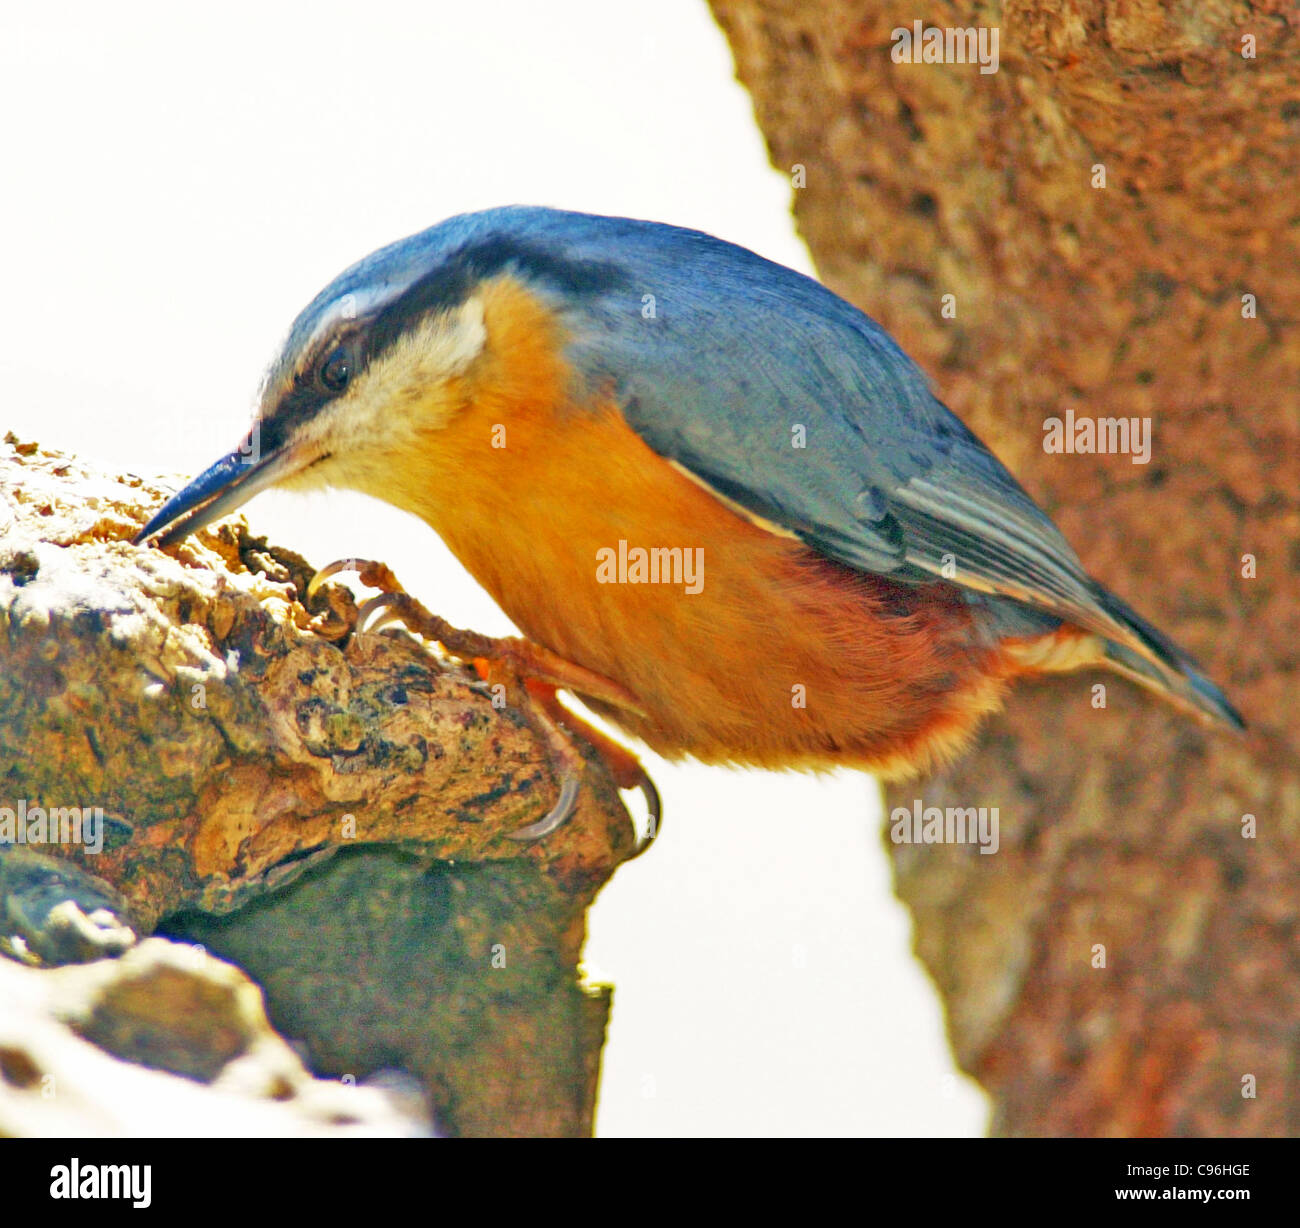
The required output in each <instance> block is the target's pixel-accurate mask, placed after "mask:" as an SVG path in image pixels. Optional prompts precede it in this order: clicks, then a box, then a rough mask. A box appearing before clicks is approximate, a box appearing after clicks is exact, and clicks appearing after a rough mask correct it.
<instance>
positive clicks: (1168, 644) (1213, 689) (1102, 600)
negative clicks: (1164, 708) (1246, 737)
mask: <svg viewBox="0 0 1300 1228" xmlns="http://www.w3.org/2000/svg"><path fill="white" fill-rule="evenodd" d="M1097 600H1098V604H1099V605H1100V606H1101V607H1102V609H1104V610H1105V611H1106V613H1107V614H1108V615H1109V616H1110V618H1111V619H1113V620H1114V622H1115V623H1116V624H1118V625H1119V627H1121V628H1122V629H1123V630H1124V631H1126V632H1128V633H1129V634H1128V635H1126V636H1125V637H1124V639H1122V640H1121V639H1111V638H1109V637H1107V638H1105V639H1104V640H1103V651H1102V657H1103V659H1104V661H1105V662H1106V664H1107V665H1109V666H1110V667H1111V668H1112V669H1114V670H1116V671H1118V672H1119V673H1121V674H1124V675H1125V676H1127V677H1129V678H1131V679H1132V680H1133V681H1134V682H1137V683H1139V684H1141V685H1142V686H1145V687H1147V688H1149V689H1150V690H1152V691H1156V692H1157V693H1159V694H1161V695H1164V696H1165V697H1167V698H1169V699H1171V700H1173V701H1174V702H1175V703H1177V704H1179V705H1180V706H1183V707H1187V708H1189V709H1191V710H1192V711H1193V712H1196V713H1199V714H1200V715H1202V716H1206V717H1209V718H1210V719H1211V720H1213V721H1215V722H1217V723H1218V724H1222V725H1226V726H1228V727H1229V728H1230V729H1236V730H1238V731H1242V730H1244V729H1245V728H1246V722H1245V721H1243V720H1242V719H1241V714H1240V713H1239V712H1238V711H1237V710H1236V708H1234V707H1233V706H1232V705H1231V704H1230V703H1229V702H1228V697H1227V696H1226V695H1224V693H1223V692H1222V691H1221V690H1220V689H1219V688H1218V687H1217V686H1215V685H1214V683H1213V682H1211V681H1210V680H1209V679H1208V678H1207V677H1206V676H1205V675H1204V674H1203V673H1201V670H1200V667H1199V666H1198V665H1197V664H1196V662H1195V661H1193V660H1192V658H1191V657H1189V656H1188V655H1187V653H1185V652H1184V651H1183V650H1182V649H1181V648H1179V647H1178V645H1177V644H1175V643H1174V642H1173V641H1172V640H1171V639H1169V638H1168V637H1167V636H1166V635H1163V634H1162V633H1161V632H1159V631H1157V630H1156V628H1155V627H1153V626H1152V625H1151V624H1150V623H1149V622H1147V621H1146V619H1144V618H1143V617H1142V616H1141V615H1140V614H1138V613H1136V612H1135V611H1134V610H1132V609H1130V608H1129V607H1128V606H1127V605H1126V604H1125V603H1124V602H1122V601H1121V600H1120V599H1119V598H1118V597H1116V596H1115V595H1114V594H1113V593H1109V592H1107V591H1106V590H1105V589H1103V588H1101V586H1100V585H1098V591H1097ZM1125 641H1127V642H1125Z"/></svg>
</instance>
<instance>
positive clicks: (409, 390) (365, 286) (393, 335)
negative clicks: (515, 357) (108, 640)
mask: <svg viewBox="0 0 1300 1228" xmlns="http://www.w3.org/2000/svg"><path fill="white" fill-rule="evenodd" d="M576 216H577V215H560V214H556V213H554V212H553V211H550V210H532V209H522V208H513V209H499V210H492V211H488V212H486V213H478V214H469V215H465V216H463V217H458V218H452V219H450V220H449V221H446V222H443V223H441V224H439V225H438V226H435V227H433V228H432V229H431V230H427V231H424V232H423V233H421V234H418V235H414V236H412V237H410V238H407V239H403V240H401V241H400V242H397V243H394V244H392V245H391V246H389V247H386V248H383V249H381V250H379V251H377V252H375V253H374V254H373V255H371V256H368V257H367V258H366V259H364V260H362V261H361V262H359V263H358V264H356V265H354V266H353V267H352V268H350V269H348V270H347V271H346V272H344V273H342V274H340V275H339V276H338V277H337V278H335V279H334V281H333V282H331V283H330V284H329V285H328V286H327V287H326V288H325V289H324V290H322V291H321V292H320V294H318V295H317V296H316V298H315V299H314V300H313V301H312V302H311V303H310V304H308V306H307V307H306V308H305V309H304V310H303V311H302V313H301V314H300V315H299V316H298V318H297V320H295V321H294V324H293V327H292V328H291V330H290V333H289V336H288V339H287V340H286V341H285V343H284V345H283V346H282V348H281V350H280V353H279V355H278V356H277V357H276V359H275V361H274V362H273V363H272V365H271V368H270V370H269V372H268V373H267V376H266V379H265V381H264V384H263V389H262V393H261V398H260V404H259V409H258V413H257V416H256V419H255V422H254V425H253V427H252V429H251V430H250V431H249V433H248V435H247V436H246V437H245V439H244V440H243V442H242V443H240V445H239V446H238V447H237V448H235V449H234V450H233V451H232V452H231V453H230V454H229V455H227V456H224V457H222V458H221V459H220V460H219V461H217V462H216V463H215V464H214V465H212V466H210V467H209V468H208V469H207V470H205V471H204V472H203V473H202V474H200V475H199V476H198V477H197V478H195V479H194V481H192V482H191V483H189V485H188V486H186V487H185V488H184V489H183V490H181V491H180V492H179V493H178V494H177V495H175V496H174V497H173V498H172V499H170V500H169V501H168V502H167V503H166V504H165V505H164V506H163V507H162V508H161V509H160V510H159V511H158V513H157V514H156V515H155V516H154V517H153V518H152V519H151V520H150V521H149V523H148V524H147V525H146V526H145V527H144V529H143V530H142V531H141V532H140V534H139V535H138V536H137V538H136V541H137V542H143V541H146V540H148V539H150V538H156V539H157V541H158V542H159V544H161V545H166V544H169V543H171V542H175V541H179V540H180V539H182V538H184V537H186V536H188V535H189V534H190V533H193V532H195V531H196V530H198V529H200V528H202V527H203V526H204V525H206V524H209V523H210V522H212V521H213V520H215V519H217V518H218V517H221V516H224V515H226V514H228V513H230V512H232V511H234V510H235V509H236V508H238V507H240V506H241V505H242V504H244V503H245V502H247V501H248V500H249V499H251V498H252V497H253V496H254V495H255V494H257V493H258V492H259V491H262V490H265V489H267V488H269V487H272V486H279V487H285V488H289V489H299V490H306V489H313V488H318V487H322V486H342V487H349V488H352V489H357V490H362V491H365V492H367V493H370V494H378V495H380V496H381V497H390V498H392V489H393V484H394V482H395V481H397V482H398V483H399V484H400V482H401V480H402V476H403V474H404V473H406V472H407V471H408V470H414V469H417V468H418V467H419V463H420V461H421V459H422V458H427V457H430V456H434V457H436V456H437V454H438V433H439V432H441V431H443V430H445V428H446V427H448V426H449V425H451V424H452V423H454V422H455V421H456V420H457V418H458V417H459V416H460V415H462V414H463V413H464V412H465V411H466V410H467V409H468V408H469V407H470V406H471V405H472V404H473V403H474V401H475V399H476V396H478V395H479V394H480V393H481V392H482V391H483V387H484V380H485V378H486V379H491V378H493V376H492V374H491V372H492V369H493V368H494V367H500V365H501V364H500V361H499V360H500V358H501V356H502V354H501V352H502V350H503V349H504V348H507V347H508V348H510V349H511V350H512V352H517V351H518V349H519V347H520V345H521V342H529V343H531V342H538V343H539V344H540V343H541V341H542V339H540V338H538V337H536V336H531V337H527V338H525V337H524V336H523V334H522V330H523V329H524V328H525V327H527V328H530V329H531V330H532V332H533V333H534V334H535V333H536V332H537V331H539V325H538V321H539V320H541V319H542V317H543V316H544V317H545V320H546V321H549V323H550V324H551V325H554V326H556V327H560V328H563V327H564V323H565V322H566V321H571V320H572V319H573V318H574V317H575V316H576V315H577V314H578V313H580V312H581V311H582V310H583V309H584V307H585V305H587V304H589V303H590V302H591V301H592V300H593V299H597V298H599V297H600V296H601V295H602V294H604V293H606V292H607V291H608V290H609V289H610V288H611V287H613V286H615V285H618V284H620V283H621V281H622V280H623V276H624V275H623V273H622V272H621V271H620V270H619V268H618V267H617V266H616V265H615V264H613V263H610V262H609V261H605V260H601V259H597V258H594V257H593V256H592V255H591V253H589V252H582V253H577V252H573V251H570V250H569V249H568V247H567V246H566V245H565V243H564V241H563V239H564V236H563V234H561V233H557V232H556V231H555V230H554V227H552V229H551V230H549V231H548V227H547V222H548V220H550V219H554V218H558V217H576ZM503 283H504V284H508V285H509V286H512V287H515V288H519V287H526V289H527V293H528V297H529V298H530V300H532V301H534V302H535V303H538V304H544V305H545V311H544V312H543V313H539V314H538V316H537V319H534V320H531V321H529V322H527V324H525V323H524V322H521V321H519V320H517V319H516V320H512V321H511V323H512V324H513V325H514V327H513V329H511V328H507V327H505V326H503V325H501V324H500V321H501V320H502V319H503V313H502V312H501V311H500V310H498V311H497V312H496V316H495V318H496V320H497V321H498V325H497V326H496V327H495V329H494V327H493V312H492V304H493V298H494V294H495V295H496V297H497V299H499V298H500V294H499V290H500V287H501V285H502V284H503ZM516 314H517V313H516ZM555 340H556V339H555V338H554V337H552V338H549V339H547V343H548V344H550V343H553V342H554V341H555ZM412 480H413V479H412ZM392 501H394V502H398V503H399V504H402V503H403V502H404V501H403V500H402V499H400V498H392Z"/></svg>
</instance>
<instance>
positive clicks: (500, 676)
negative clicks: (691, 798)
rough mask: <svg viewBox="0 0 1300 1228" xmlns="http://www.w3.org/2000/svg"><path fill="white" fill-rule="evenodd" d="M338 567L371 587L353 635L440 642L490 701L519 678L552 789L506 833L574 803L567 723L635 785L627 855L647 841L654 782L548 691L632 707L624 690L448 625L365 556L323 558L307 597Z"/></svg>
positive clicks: (539, 653) (567, 810) (656, 820)
mask: <svg viewBox="0 0 1300 1228" xmlns="http://www.w3.org/2000/svg"><path fill="white" fill-rule="evenodd" d="M345 571H353V572H356V574H357V578H358V579H359V580H360V581H361V583H362V584H364V585H366V586H367V587H369V588H377V589H379V595H378V596H377V597H372V598H370V599H369V600H368V601H365V602H363V603H362V604H361V605H360V606H358V608H357V634H358V635H361V634H364V633H367V632H374V631H377V630H379V628H381V627H384V626H387V625H389V624H390V623H400V624H402V625H403V626H404V627H406V628H407V630H408V631H411V632H414V633H415V634H417V635H420V636H422V637H423V638H424V639H427V640H432V641H434V642H436V643H438V644H441V645H442V647H443V648H444V649H445V650H446V651H447V652H448V653H450V654H451V655H452V656H455V657H459V658H460V659H461V660H463V661H468V662H470V663H471V664H472V665H473V666H474V668H475V669H476V670H477V672H478V674H479V677H480V678H481V679H482V680H483V681H484V682H485V683H486V684H487V685H488V687H489V690H490V692H491V694H492V695H493V699H494V701H495V699H496V697H497V696H499V695H500V694H502V693H503V692H502V690H501V689H500V688H503V687H504V689H505V691H506V692H509V691H510V690H512V689H514V690H517V689H518V687H519V685H520V683H521V682H522V684H523V687H524V689H525V690H526V691H527V693H528V694H529V695H531V696H532V698H533V699H534V701H535V702H534V703H533V704H522V705H520V710H521V711H523V712H524V714H525V719H527V720H528V721H529V723H530V724H531V725H532V727H533V729H534V731H535V732H536V733H537V734H538V737H539V739H540V740H541V742H542V744H543V745H544V746H545V747H546V748H547V752H548V757H549V758H550V760H551V764H552V766H553V768H554V769H555V774H556V778H557V779H558V780H559V782H560V795H559V798H558V799H557V801H556V803H555V805H554V806H553V807H552V808H551V810H550V812H549V813H548V814H547V815H545V816H544V817H543V818H541V819H539V820H538V821H537V822H536V823H530V824H529V825H528V826H527V827H522V828H520V829H519V830H518V831H514V832H510V833H509V836H508V838H509V839H511V840H526V841H532V840H540V839H541V838H542V837H543V836H548V835H550V834H551V833H552V832H553V831H555V830H556V829H557V828H559V827H561V826H562V825H563V824H564V823H565V822H566V821H567V820H568V818H569V817H570V815H572V813H573V811H574V809H575V808H576V806H577V800H578V791H579V780H580V778H581V774H582V768H583V760H582V756H581V754H579V752H578V751H577V750H576V749H575V747H574V746H573V743H572V741H571V740H570V738H569V736H568V735H567V734H566V732H565V730H566V729H568V730H572V731H573V732H575V733H577V734H578V735H579V736H580V737H582V738H584V739H585V740H586V741H587V742H588V743H590V744H591V746H592V747H593V748H594V749H595V751H596V752H597V754H599V755H600V757H601V758H602V760H603V761H604V762H605V764H606V766H607V767H608V768H609V771H610V774H611V775H612V776H613V778H614V780H615V783H617V784H618V786H619V788H621V789H631V788H637V789H640V790H641V793H642V795H643V796H644V798H645V800H646V806H647V809H648V812H649V829H648V833H647V835H646V836H645V838H644V839H643V840H642V841H641V843H640V844H639V846H638V847H637V850H636V852H635V853H634V854H633V856H636V857H639V856H640V855H641V854H642V853H643V852H645V850H646V849H647V848H649V847H650V844H651V843H652V842H653V840H654V838H655V836H656V835H657V834H658V829H659V824H660V817H661V813H662V806H661V804H660V799H659V791H658V790H657V789H656V788H655V786H654V782H653V781H652V780H651V779H650V777H649V775H648V774H647V772H646V770H645V768H643V767H642V766H641V763H640V761H639V760H638V759H637V758H636V756H635V755H633V754H632V752H631V751H629V750H626V749H625V748H624V747H622V746H620V745H619V744H618V743H617V742H615V741H614V740H613V739H612V738H609V737H606V736H605V735H604V734H602V733H600V732H599V731H597V730H595V729H593V728H591V726H590V725H588V724H587V723H586V722H585V721H582V720H580V719H579V718H578V717H576V716H574V715H573V713H571V712H570V711H568V709H567V708H565V707H564V705H563V704H561V703H560V701H559V699H558V698H557V697H556V690H557V689H565V690H571V691H576V692H578V693H579V694H582V695H586V696H590V697H591V698H593V699H597V700H602V701H604V702H605V703H608V704H612V705H614V706H615V707H619V708H627V709H630V710H631V711H639V708H638V706H637V702H636V699H635V698H634V697H633V695H632V694H631V692H630V691H628V690H626V689H625V688H624V687H622V686H620V685H619V684H618V683H616V682H614V681H612V680H611V679H609V678H605V677H604V676H602V675H601V674H597V673H595V672H593V671H592V670H589V669H586V668H584V667H583V666H581V665H576V664H574V663H573V662H572V661H566V660H565V659H564V658H563V657H561V656H559V655H558V654H557V653H554V652H552V651H551V650H550V649H548V648H543V647H542V646H541V645H540V644H534V643H532V642H530V641H528V640H524V639H519V638H516V637H510V638H496V637H493V636H487V635H482V634H480V633H479V632H477V631H467V630H463V629H462V628H460V627H453V626H452V625H451V624H450V623H449V622H447V620H446V619H444V618H440V617H439V616H438V615H436V614H433V613H431V612H430V611H429V610H427V609H426V608H425V607H424V606H423V605H422V604H421V603H420V602H419V601H417V600H416V599H415V598H414V597H412V596H411V595H410V593H408V592H407V591H406V590H405V589H404V588H403V587H402V585H401V583H400V582H399V581H398V579H397V577H396V576H395V575H394V574H393V572H392V570H391V568H389V567H388V566H387V565H386V564H384V563H377V562H374V561H373V560H370V559H340V560H339V561H338V562H336V563H331V564H330V565H329V566H328V567H323V568H322V569H321V570H320V571H318V572H317V573H316V574H315V575H314V576H313V577H312V579H311V583H310V584H309V585H308V586H307V596H308V599H310V598H311V597H313V596H315V594H316V592H317V590H318V589H319V588H320V586H321V585H322V584H324V583H325V582H326V581H327V580H329V579H331V578H332V577H334V576H337V575H338V574H340V573H341V572H345Z"/></svg>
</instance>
